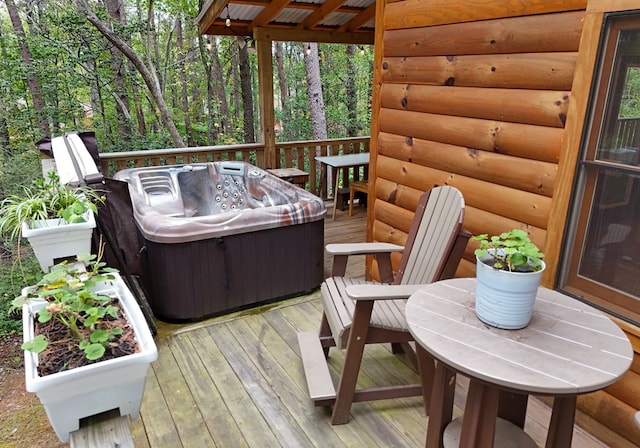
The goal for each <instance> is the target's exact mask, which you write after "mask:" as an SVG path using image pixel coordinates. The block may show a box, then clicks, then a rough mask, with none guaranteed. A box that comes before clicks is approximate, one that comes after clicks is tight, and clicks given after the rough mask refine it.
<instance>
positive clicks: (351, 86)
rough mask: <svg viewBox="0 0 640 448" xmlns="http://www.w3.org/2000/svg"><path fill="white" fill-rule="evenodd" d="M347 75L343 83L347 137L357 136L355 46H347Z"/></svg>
mask: <svg viewBox="0 0 640 448" xmlns="http://www.w3.org/2000/svg"><path fill="white" fill-rule="evenodd" d="M346 53H347V67H346V68H347V73H346V78H345V81H344V84H345V85H344V92H345V99H344V102H345V106H346V108H347V123H346V124H347V137H357V136H358V93H357V90H356V68H355V64H354V63H353V58H354V56H355V54H356V46H355V45H353V44H351V45H347V49H346Z"/></svg>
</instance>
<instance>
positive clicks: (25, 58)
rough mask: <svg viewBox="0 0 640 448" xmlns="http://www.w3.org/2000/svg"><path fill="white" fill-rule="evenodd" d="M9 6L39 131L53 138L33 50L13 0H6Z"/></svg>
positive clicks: (42, 134) (43, 135)
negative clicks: (35, 72)
mask: <svg viewBox="0 0 640 448" xmlns="http://www.w3.org/2000/svg"><path fill="white" fill-rule="evenodd" d="M5 4H6V5H7V11H8V12H9V17H10V19H11V24H12V25H13V30H14V32H15V33H16V36H17V37H18V42H19V45H20V56H21V57H22V62H23V63H24V65H25V66H26V69H27V70H26V72H27V85H28V86H29V93H31V100H32V101H33V108H34V110H35V111H36V119H37V122H38V129H39V130H40V134H41V136H42V137H46V138H49V137H51V131H50V129H49V123H48V121H47V115H46V113H45V107H44V100H43V99H42V92H41V90H40V83H39V82H38V78H37V77H36V75H35V74H34V69H33V65H32V64H31V50H30V49H29V45H28V44H27V38H26V35H25V33H24V28H23V26H22V21H21V20H20V16H19V15H18V9H17V8H16V4H15V3H14V2H13V0H5Z"/></svg>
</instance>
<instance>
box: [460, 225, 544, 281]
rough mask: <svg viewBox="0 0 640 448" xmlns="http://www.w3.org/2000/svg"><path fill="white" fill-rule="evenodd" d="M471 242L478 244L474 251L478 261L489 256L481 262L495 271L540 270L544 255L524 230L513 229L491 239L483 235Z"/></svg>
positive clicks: (475, 237)
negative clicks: (477, 242)
mask: <svg viewBox="0 0 640 448" xmlns="http://www.w3.org/2000/svg"><path fill="white" fill-rule="evenodd" d="M472 240H474V241H479V242H480V247H479V248H478V249H476V250H475V254H476V256H477V257H478V259H479V260H482V259H484V258H485V257H486V256H487V255H489V256H490V258H488V259H486V261H484V260H483V262H484V263H486V264H489V265H491V266H493V268H495V269H501V270H504V271H512V272H535V271H539V270H540V269H542V258H544V254H543V253H542V252H540V250H539V249H538V246H536V245H535V244H534V243H532V242H531V239H530V238H529V235H528V234H527V232H525V231H524V230H521V229H513V230H511V231H509V232H504V233H501V234H500V235H494V236H491V237H489V235H488V234H486V233H485V234H482V235H477V236H474V237H473V238H472Z"/></svg>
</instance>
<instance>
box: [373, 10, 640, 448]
mask: <svg viewBox="0 0 640 448" xmlns="http://www.w3.org/2000/svg"><path fill="white" fill-rule="evenodd" d="M586 7H587V0H574V1H545V2H540V1H535V0H528V1H511V0H496V1H489V2H487V1H466V2H457V1H453V2H452V1H450V0H422V1H421V0H403V1H393V0H386V2H384V3H382V4H378V9H377V12H376V58H375V60H376V62H375V74H374V77H375V78H374V79H375V88H374V97H373V114H372V131H371V148H372V154H371V167H370V177H371V179H373V182H370V184H371V187H370V188H372V191H370V197H371V198H372V200H370V207H369V219H368V223H369V227H368V237H369V239H370V240H375V241H387V242H393V243H396V244H404V242H405V240H406V237H407V232H408V230H409V226H410V223H411V219H412V218H413V210H415V207H416V204H417V202H418V197H419V195H420V194H421V193H422V192H423V191H426V190H427V189H429V188H432V187H433V186H436V185H443V184H447V185H452V186H455V187H456V188H458V189H459V190H460V191H461V192H462V194H463V195H464V197H465V201H466V214H465V222H464V226H465V228H466V229H467V230H469V231H470V232H471V233H473V234H479V233H490V234H495V233H500V232H502V231H505V230H509V229H511V228H522V229H525V230H527V231H528V232H529V233H530V235H531V237H532V240H533V241H534V242H535V243H536V244H538V245H539V246H540V247H543V250H544V251H545V252H549V253H552V254H557V253H558V252H559V251H558V250H557V249H556V248H555V247H554V246H553V245H557V244H558V241H557V239H556V237H555V235H554V238H553V240H554V241H549V238H547V230H548V224H549V222H550V215H551V211H552V209H553V205H554V204H553V198H554V189H555V188H556V187H557V186H558V185H557V179H556V176H557V173H558V162H559V160H560V155H561V151H562V149H563V139H564V138H565V124H566V118H567V113H568V110H569V102H570V100H571V88H572V83H573V81H574V76H575V69H576V60H577V56H578V50H579V46H580V39H581V33H582V29H583V24H584V18H585V10H586ZM595 39H597V37H595ZM568 182H569V180H568V179H563V182H562V184H563V185H561V188H565V187H566V185H567V184H568ZM556 194H557V192H556ZM555 205H556V207H557V204H555ZM554 232H556V233H558V229H554ZM560 232H561V230H560ZM474 248H475V245H474V243H470V244H469V246H468V247H467V250H466V252H465V257H464V259H463V260H462V262H461V263H460V266H459V268H458V272H457V273H456V275H457V276H475V259H474V256H473V249H474ZM399 258H400V256H399V255H397V256H396V258H394V263H396V264H397V263H398V261H399ZM370 262H371V263H373V262H372V261H371V260H370ZM547 263H548V264H549V265H551V269H549V271H550V272H547V275H546V277H545V280H544V284H545V285H546V286H549V287H552V286H553V280H554V279H555V274H556V270H557V263H558V260H557V259H555V257H554V259H552V260H547ZM369 268H370V270H369V272H370V273H372V274H373V277H376V275H375V272H376V269H375V264H371V265H370V266H369ZM623 328H624V327H623ZM625 330H626V331H627V332H628V334H629V336H630V338H632V340H633V341H634V346H635V347H636V350H637V349H638V346H637V344H636V343H635V342H636V341H637V340H638V337H637V333H635V334H634V332H633V331H635V330H633V329H629V328H626V329H625ZM636 358H637V359H636V360H635V362H634V367H633V368H632V370H631V371H630V372H629V374H628V375H627V377H625V379H624V380H623V381H621V382H620V383H617V385H614V386H612V387H611V388H609V389H607V390H605V391H600V392H598V393H596V394H589V395H586V396H582V397H580V398H579V400H578V404H579V408H580V409H581V410H583V411H585V414H584V415H581V416H580V418H579V419H578V421H579V423H581V424H583V425H585V426H587V427H588V429H589V430H590V431H591V432H592V433H593V434H594V435H596V436H597V437H599V438H601V440H603V441H605V442H606V443H607V444H608V445H610V446H613V447H631V446H640V431H638V430H637V428H635V427H634V426H633V423H632V411H634V410H635V409H634V403H635V402H636V401H637V397H638V396H640V395H638V394H637V391H638V390H639V389H640V381H638V378H640V377H638V373H637V372H640V360H639V359H638V356H637V355H636ZM634 397H636V398H634ZM603 409H605V411H603Z"/></svg>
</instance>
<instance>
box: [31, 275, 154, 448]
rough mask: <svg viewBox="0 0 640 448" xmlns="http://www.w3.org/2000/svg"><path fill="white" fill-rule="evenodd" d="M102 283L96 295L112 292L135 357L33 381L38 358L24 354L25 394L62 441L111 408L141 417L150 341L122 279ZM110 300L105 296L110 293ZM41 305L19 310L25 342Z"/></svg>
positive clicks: (151, 357) (151, 351)
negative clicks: (130, 334)
mask: <svg viewBox="0 0 640 448" xmlns="http://www.w3.org/2000/svg"><path fill="white" fill-rule="evenodd" d="M114 275H115V276H116V278H115V279H114V280H110V281H106V282H101V283H100V287H99V288H96V289H97V290H98V291H103V293H105V294H108V293H107V291H115V292H116V293H117V295H118V297H119V298H120V302H121V304H122V307H123V309H124V313H125V315H126V316H127V318H128V319H129V323H130V324H131V326H132V327H133V329H134V334H135V338H136V341H137V342H138V344H139V346H140V352H138V353H134V354H132V355H127V356H123V357H120V358H116V359H110V360H107V361H102V362H98V363H95V364H91V365H88V366H83V367H78V368H75V369H72V370H68V371H65V372H60V373H54V374H51V375H47V376H44V377H40V376H38V373H37V364H38V355H36V354H34V353H31V352H28V351H25V352H24V353H25V363H24V364H25V365H24V367H25V378H26V388H27V391H29V392H34V393H36V394H37V396H38V398H39V399H40V401H41V402H42V404H43V406H44V408H45V410H46V411H47V416H48V417H49V421H50V422H51V426H52V427H53V429H54V430H55V432H56V434H57V435H58V437H59V438H60V440H61V441H62V442H65V443H66V442H68V440H69V434H70V433H71V432H73V431H76V430H77V429H79V427H80V419H82V418H84V417H90V416H92V415H95V414H99V413H101V412H105V411H109V410H111V409H117V408H119V409H120V415H122V416H124V415H130V416H131V417H132V418H136V417H137V416H138V413H139V412H140V404H141V403H142V395H143V392H144V385H145V379H146V375H147V370H148V368H149V366H150V364H151V363H152V362H153V361H155V360H156V359H157V358H158V351H157V348H156V345H155V343H154V341H153V336H152V335H151V332H150V331H149V327H148V325H147V323H146V321H145V319H144V316H143V314H142V312H141V311H140V308H139V306H138V304H137V302H136V301H135V298H134V297H133V295H132V294H131V291H129V289H128V288H127V286H126V285H125V283H124V282H123V280H122V278H121V277H120V276H119V275H118V274H114ZM109 295H110V294H109ZM44 305H45V302H44V301H41V300H32V301H30V302H29V303H28V304H25V305H24V306H23V308H22V325H23V331H24V340H25V341H28V340H31V339H33V337H34V328H33V320H34V313H35V311H37V310H38V309H39V308H42V307H43V306H44Z"/></svg>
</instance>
